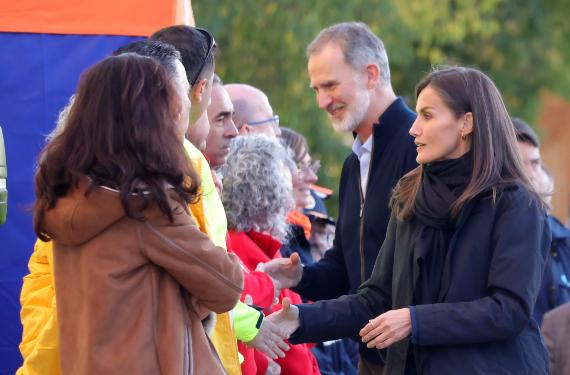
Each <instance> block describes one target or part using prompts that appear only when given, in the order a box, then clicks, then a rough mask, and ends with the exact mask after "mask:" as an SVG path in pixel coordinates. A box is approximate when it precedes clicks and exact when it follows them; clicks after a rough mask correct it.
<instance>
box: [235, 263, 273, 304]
mask: <svg viewBox="0 0 570 375" xmlns="http://www.w3.org/2000/svg"><path fill="white" fill-rule="evenodd" d="M246 296H250V297H251V298H252V301H251V303H252V304H254V305H256V306H259V307H261V308H262V309H264V310H266V309H269V308H270V307H271V305H272V304H273V301H274V300H275V286H274V285H273V281H272V280H271V277H269V275H268V274H266V273H263V272H258V271H252V272H247V273H245V275H244V287H243V294H242V296H241V300H242V301H243V302H246V301H245V297H246ZM247 303H249V302H247Z"/></svg>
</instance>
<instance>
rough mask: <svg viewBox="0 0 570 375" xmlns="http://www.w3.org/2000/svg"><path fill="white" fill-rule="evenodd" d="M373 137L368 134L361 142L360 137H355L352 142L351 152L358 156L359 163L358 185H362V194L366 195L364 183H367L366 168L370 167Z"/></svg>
mask: <svg viewBox="0 0 570 375" xmlns="http://www.w3.org/2000/svg"><path fill="white" fill-rule="evenodd" d="M373 143H374V137H373V136H372V135H370V136H369V137H368V139H367V140H366V142H364V144H362V142H360V138H358V137H356V139H355V140H354V143H353V144H352V152H354V153H355V154H356V156H357V157H358V161H359V163H360V186H362V196H363V197H364V196H365V195H366V184H367V183H368V169H369V168H370V157H371V156H372V145H373Z"/></svg>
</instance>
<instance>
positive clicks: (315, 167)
mask: <svg viewBox="0 0 570 375" xmlns="http://www.w3.org/2000/svg"><path fill="white" fill-rule="evenodd" d="M297 169H298V170H299V173H306V172H308V171H311V172H313V173H314V174H317V173H319V169H321V161H320V160H311V161H310V162H309V163H307V164H298V165H297Z"/></svg>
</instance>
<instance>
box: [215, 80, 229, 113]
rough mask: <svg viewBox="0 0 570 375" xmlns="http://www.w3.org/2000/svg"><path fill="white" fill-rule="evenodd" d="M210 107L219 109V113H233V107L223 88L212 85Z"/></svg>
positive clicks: (218, 85)
mask: <svg viewBox="0 0 570 375" xmlns="http://www.w3.org/2000/svg"><path fill="white" fill-rule="evenodd" d="M212 105H216V106H217V107H219V109H220V111H227V112H233V111H234V105H233V103H232V101H231V99H230V96H229V94H228V92H227V91H226V89H225V88H224V86H222V85H220V84H214V86H213V88H212Z"/></svg>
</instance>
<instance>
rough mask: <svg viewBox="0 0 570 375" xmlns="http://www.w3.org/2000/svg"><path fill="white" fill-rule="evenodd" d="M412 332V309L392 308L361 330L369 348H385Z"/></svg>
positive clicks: (363, 339)
mask: <svg viewBox="0 0 570 375" xmlns="http://www.w3.org/2000/svg"><path fill="white" fill-rule="evenodd" d="M411 332H412V318H411V317H410V309H409V308H405V309H399V310H390V311H388V312H385V313H384V314H381V315H379V316H377V317H376V318H374V319H372V320H370V322H369V323H368V324H367V325H365V326H364V328H362V329H361V330H360V332H359V334H360V337H362V342H365V343H367V344H366V346H367V347H369V348H376V349H384V348H387V347H389V346H390V345H392V344H394V343H396V342H398V341H400V340H402V339H405V338H406V337H408V336H409V335H410V333H411Z"/></svg>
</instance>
